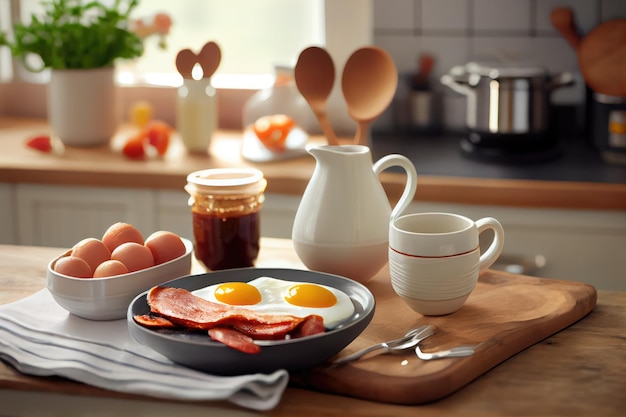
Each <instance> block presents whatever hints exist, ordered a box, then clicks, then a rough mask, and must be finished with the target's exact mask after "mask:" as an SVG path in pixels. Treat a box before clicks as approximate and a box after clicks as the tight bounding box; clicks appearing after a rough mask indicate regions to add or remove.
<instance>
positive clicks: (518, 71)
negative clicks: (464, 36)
mask: <svg viewBox="0 0 626 417" xmlns="http://www.w3.org/2000/svg"><path fill="white" fill-rule="evenodd" d="M465 71H466V72H467V73H468V74H478V75H480V76H484V77H489V78H492V79H496V78H532V77H545V76H546V74H547V71H546V69H545V68H542V67H536V66H529V65H524V64H504V63H485V62H482V63H481V62H469V63H467V64H466V65H465Z"/></svg>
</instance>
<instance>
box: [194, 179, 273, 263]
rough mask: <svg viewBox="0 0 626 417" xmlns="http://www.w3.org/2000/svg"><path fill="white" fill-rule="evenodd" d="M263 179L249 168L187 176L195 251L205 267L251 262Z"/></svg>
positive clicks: (258, 226)
mask: <svg viewBox="0 0 626 417" xmlns="http://www.w3.org/2000/svg"><path fill="white" fill-rule="evenodd" d="M266 185H267V180H266V179H265V178H264V177H263V173H262V172H261V171H259V170H257V169H253V168H218V169H208V170H203V171H196V172H193V173H191V174H189V175H188V176H187V185H186V186H185V190H186V191H187V192H188V193H189V195H190V198H189V205H190V206H191V212H192V217H193V233H194V239H195V254H196V258H197V259H198V260H200V261H201V262H202V263H203V264H204V265H205V266H206V267H207V268H208V269H209V270H211V271H215V270H221V269H230V268H244V267H251V266H253V265H254V261H255V260H256V258H257V256H258V254H259V240H260V237H261V222H260V210H261V207H262V206H263V201H264V199H265V196H264V194H263V193H264V191H265V187H266Z"/></svg>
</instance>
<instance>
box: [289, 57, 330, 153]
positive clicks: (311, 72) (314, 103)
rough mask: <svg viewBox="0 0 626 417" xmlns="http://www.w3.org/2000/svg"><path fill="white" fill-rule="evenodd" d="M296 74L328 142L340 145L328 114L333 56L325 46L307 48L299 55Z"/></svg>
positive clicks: (301, 90) (303, 94) (297, 83)
mask: <svg viewBox="0 0 626 417" xmlns="http://www.w3.org/2000/svg"><path fill="white" fill-rule="evenodd" d="M294 75H295V78H296V86H297V87H298V90H299V91H300V94H302V96H303V97H304V98H305V99H306V101H307V102H308V103H309V106H310V107H311V109H312V110H313V113H315V116H316V117H317V121H318V122H319V124H320V126H321V128H322V132H324V136H326V140H327V141H328V144H329V145H338V144H339V143H338V142H337V136H336V135H335V131H334V130H333V128H332V126H331V125H330V123H329V122H328V117H327V115H326V101H327V100H328V96H329V95H330V92H331V91H332V89H333V84H334V83H335V65H334V64H333V60H332V58H331V57H330V55H329V54H328V52H327V51H326V50H325V49H323V48H320V47H317V46H311V47H309V48H306V49H305V50H303V51H302V52H301V53H300V56H299V57H298V62H297V63H296V68H295V70H294Z"/></svg>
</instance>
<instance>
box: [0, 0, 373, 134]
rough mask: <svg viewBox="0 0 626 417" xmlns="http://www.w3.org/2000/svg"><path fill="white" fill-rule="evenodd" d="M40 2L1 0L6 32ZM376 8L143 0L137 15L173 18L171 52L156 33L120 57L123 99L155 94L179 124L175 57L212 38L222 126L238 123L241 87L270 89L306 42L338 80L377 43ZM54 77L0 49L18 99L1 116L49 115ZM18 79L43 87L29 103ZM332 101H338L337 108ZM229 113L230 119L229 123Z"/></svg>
mask: <svg viewBox="0 0 626 417" xmlns="http://www.w3.org/2000/svg"><path fill="white" fill-rule="evenodd" d="M84 1H87V0H84ZM101 1H103V2H112V1H114V0H101ZM40 7H41V4H40V0H0V25H2V26H1V27H2V29H3V30H7V29H8V28H10V26H11V18H12V19H13V20H15V19H17V18H18V17H19V18H21V19H23V20H26V21H27V20H28V19H30V16H31V14H32V13H37V11H38V10H40ZM372 8H373V7H372V0H227V1H225V0H176V1H171V0H140V5H139V7H138V8H137V9H136V10H135V13H134V14H135V16H134V17H136V18H143V17H150V16H153V15H154V14H155V13H156V12H165V13H167V14H168V15H170V16H171V18H172V20H173V26H172V28H171V31H170V34H169V35H168V37H167V38H166V40H167V49H166V50H161V49H159V48H158V39H157V38H156V37H154V38H148V39H147V40H146V43H145V49H146V50H145V53H144V55H143V56H142V57H141V58H139V59H137V60H134V61H132V62H120V61H118V63H117V68H118V81H119V84H121V85H124V86H125V87H126V88H125V89H124V90H125V91H124V94H123V98H122V104H123V105H124V106H125V108H128V107H129V106H130V105H131V104H132V102H133V101H136V100H139V99H141V98H144V97H146V96H149V97H150V99H151V100H152V101H154V102H159V103H161V104H162V105H159V117H161V118H163V119H164V120H168V121H170V122H173V121H174V119H175V114H173V106H172V105H171V103H170V102H169V100H171V91H170V89H169V88H167V87H177V86H179V85H180V84H181V83H182V78H181V77H180V75H179V74H178V73H177V71H176V69H175V56H176V54H177V52H178V51H179V50H180V49H182V48H191V49H192V50H195V51H196V52H197V51H198V50H199V49H200V48H201V46H202V45H204V43H206V42H208V41H211V40H212V41H215V42H217V43H218V44H219V45H220V47H221V49H222V63H221V65H220V67H219V68H218V71H217V74H216V76H215V77H214V78H213V79H212V82H213V84H214V85H215V86H216V87H217V88H218V89H221V90H222V91H221V92H220V94H221V96H222V97H223V98H224V100H221V101H220V102H221V103H224V105H225V106H229V107H228V111H223V112H220V123H223V125H224V126H229V127H233V126H234V127H237V126H238V123H239V120H238V119H237V117H235V115H237V114H239V113H240V112H241V107H242V106H243V103H244V101H245V100H246V99H247V97H248V96H249V94H247V93H250V91H237V90H256V89H259V88H263V87H268V86H270V85H271V84H272V82H273V81H274V77H273V67H274V66H275V65H283V66H284V65H287V66H293V65H295V63H296V60H297V58H298V55H299V52H300V51H301V50H303V49H304V48H306V47H307V46H310V45H324V46H325V47H326V49H327V50H328V51H329V53H330V54H331V56H332V57H333V60H334V61H335V68H336V74H337V79H338V80H339V77H340V74H341V69H342V68H343V65H344V63H345V61H346V60H347V59H348V57H349V55H350V54H351V53H352V52H353V51H354V50H355V49H357V48H358V47H360V46H363V45H367V44H370V43H371V42H372V21H373V18H372ZM7 16H9V17H7ZM47 78H48V73H47V72H45V71H44V72H43V73H30V72H27V71H25V70H24V69H23V68H21V67H20V66H19V65H15V66H14V65H13V64H12V59H11V56H10V53H9V52H8V50H7V48H0V82H3V81H4V82H5V84H0V90H4V92H5V95H6V96H9V97H16V99H15V100H13V101H11V102H10V103H7V104H6V105H4V106H3V108H1V109H0V114H3V113H4V114H9V115H19V116H30V117H45V88H44V87H45V85H44V83H45V82H46V81H47ZM16 79H19V80H16ZM338 80H337V81H336V82H335V91H334V92H333V94H332V95H331V99H330V102H329V103H330V105H331V107H332V108H333V111H332V113H333V116H334V117H335V118H340V119H341V120H342V122H341V123H343V124H345V125H346V126H349V128H352V126H353V122H352V121H350V120H349V117H348V115H347V111H346V110H345V105H344V103H343V99H342V96H341V92H340V91H339V90H340V82H339V81H338ZM7 81H8V82H7ZM18 81H25V82H27V83H33V84H36V85H33V87H35V88H32V89H29V91H30V95H29V98H28V102H26V99H25V98H23V97H24V94H21V93H20V91H19V89H20V88H24V87H23V85H20V82H18ZM152 86H165V87H166V88H154V89H150V91H149V92H148V91H147V90H146V88H145V87H152ZM132 87H137V88H132ZM231 90H232V91H231ZM33 103H36V104H37V105H38V107H37V106H34V105H33ZM333 103H337V105H336V106H334V107H333ZM229 115H230V116H231V119H229V120H224V118H225V117H227V116H229Z"/></svg>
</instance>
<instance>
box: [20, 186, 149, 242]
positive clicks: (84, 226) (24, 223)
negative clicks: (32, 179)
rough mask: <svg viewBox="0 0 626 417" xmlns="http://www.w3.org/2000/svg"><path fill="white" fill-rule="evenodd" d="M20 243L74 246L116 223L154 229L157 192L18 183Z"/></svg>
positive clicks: (141, 229) (98, 234)
mask: <svg viewBox="0 0 626 417" xmlns="http://www.w3.org/2000/svg"><path fill="white" fill-rule="evenodd" d="M15 198H16V208H17V212H16V218H17V232H18V233H17V234H18V239H17V243H18V244H21V245H36V246H56V247H71V246H72V245H73V244H74V243H76V242H78V241H79V240H81V239H83V238H85V237H90V236H93V237H99V236H102V234H103V233H104V232H105V230H106V229H107V228H108V227H109V226H110V225H112V224H113V223H116V222H120V221H122V222H127V223H131V224H133V225H134V226H135V227H137V228H138V229H139V230H140V231H141V232H142V233H151V232H152V231H154V229H153V228H154V224H155V220H154V219H155V209H154V200H155V199H154V193H153V192H152V191H150V190H143V189H117V188H101V187H65V186H49V185H37V184H18V185H17V189H16V193H15Z"/></svg>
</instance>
